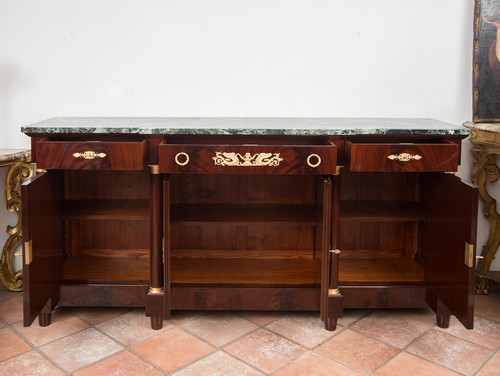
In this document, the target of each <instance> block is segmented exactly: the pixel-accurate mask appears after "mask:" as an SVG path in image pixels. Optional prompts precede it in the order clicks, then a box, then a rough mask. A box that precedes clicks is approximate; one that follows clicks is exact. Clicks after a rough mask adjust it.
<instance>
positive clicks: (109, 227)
mask: <svg viewBox="0 0 500 376" xmlns="http://www.w3.org/2000/svg"><path fill="white" fill-rule="evenodd" d="M67 222H68V223H67V225H66V238H67V239H68V243H67V245H66V249H70V254H71V255H79V254H80V253H81V252H80V250H81V249H117V250H120V249H130V250H139V249H142V250H149V221H120V220H105V221H96V220H68V221H67ZM148 253H149V252H148ZM103 256H106V253H104V254H103Z"/></svg>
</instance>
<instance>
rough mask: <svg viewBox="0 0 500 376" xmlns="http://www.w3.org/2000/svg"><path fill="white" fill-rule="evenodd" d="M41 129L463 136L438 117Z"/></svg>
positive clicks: (54, 121)
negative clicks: (437, 118)
mask: <svg viewBox="0 0 500 376" xmlns="http://www.w3.org/2000/svg"><path fill="white" fill-rule="evenodd" d="M21 131H22V132H24V133H27V134H36V133H85V134H88V133H99V134H104V133H107V134H113V133H115V134H116V133H127V134H177V135H184V134H186V135H193V134H200V135H301V136H320V135H324V136H329V135H332V136H333V135H359V134H373V135H384V134H390V135H464V136H467V135H468V134H469V133H470V131H469V130H468V129H466V128H464V127H462V126H458V125H452V124H448V123H444V122H441V121H437V120H433V119H377V118H374V119H368V118H367V119H361V118H359V119H355V118H160V117H141V118H139V117H130V118H125V117H115V118H113V117H107V118H105V117H78V118H77V117H68V118H51V119H47V120H44V121H41V122H38V123H34V124H31V125H28V126H25V127H22V128H21Z"/></svg>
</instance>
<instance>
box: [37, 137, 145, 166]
mask: <svg viewBox="0 0 500 376" xmlns="http://www.w3.org/2000/svg"><path fill="white" fill-rule="evenodd" d="M144 143H145V141H134V142H108V141H102V142H101V141H45V140H42V141H39V142H37V145H36V156H35V157H36V159H35V161H36V163H37V167H38V168H43V169H47V170H48V169H64V170H142V169H143V168H144V150H145V145H144Z"/></svg>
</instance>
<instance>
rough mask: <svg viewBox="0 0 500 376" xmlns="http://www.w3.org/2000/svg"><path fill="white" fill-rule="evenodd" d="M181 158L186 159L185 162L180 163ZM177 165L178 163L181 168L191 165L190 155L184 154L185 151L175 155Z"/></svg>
mask: <svg viewBox="0 0 500 376" xmlns="http://www.w3.org/2000/svg"><path fill="white" fill-rule="evenodd" d="M181 156H182V157H184V158H185V160H184V162H181V161H179V157H181ZM175 163H177V164H178V165H179V166H185V165H187V164H188V163H189V155H187V153H184V152H183V151H181V152H180V153H177V154H176V155H175Z"/></svg>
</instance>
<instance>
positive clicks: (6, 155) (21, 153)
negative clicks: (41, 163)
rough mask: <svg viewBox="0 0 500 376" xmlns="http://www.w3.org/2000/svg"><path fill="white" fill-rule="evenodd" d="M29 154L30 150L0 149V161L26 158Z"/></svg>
mask: <svg viewBox="0 0 500 376" xmlns="http://www.w3.org/2000/svg"><path fill="white" fill-rule="evenodd" d="M30 156H31V151H30V150H23V149H0V163H6V162H12V161H16V160H19V159H26V158H29V157H30Z"/></svg>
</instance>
